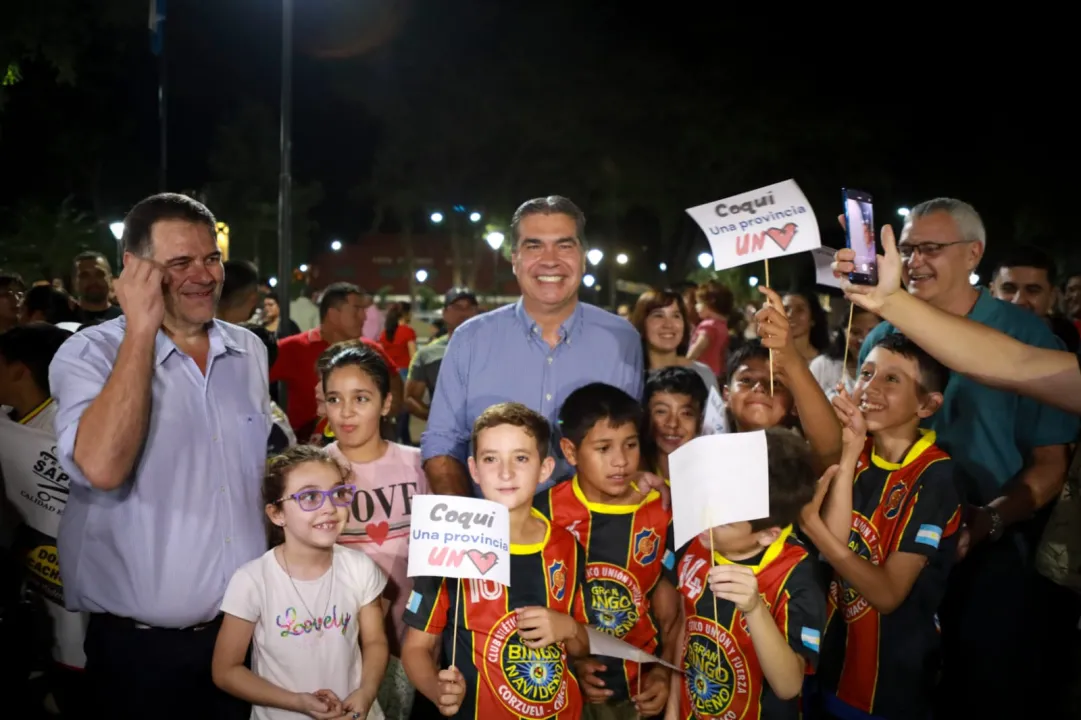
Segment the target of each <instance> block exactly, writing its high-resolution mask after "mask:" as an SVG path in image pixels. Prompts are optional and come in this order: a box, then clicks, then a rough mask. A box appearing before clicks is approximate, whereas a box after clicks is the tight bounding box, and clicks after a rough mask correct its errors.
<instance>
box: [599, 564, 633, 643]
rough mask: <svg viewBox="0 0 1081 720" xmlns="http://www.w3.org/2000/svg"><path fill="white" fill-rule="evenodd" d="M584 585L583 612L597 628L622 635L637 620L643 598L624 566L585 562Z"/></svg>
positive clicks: (618, 636)
mask: <svg viewBox="0 0 1081 720" xmlns="http://www.w3.org/2000/svg"><path fill="white" fill-rule="evenodd" d="M586 589H587V592H588V594H589V601H588V603H587V605H588V607H587V608H586V612H587V613H588V614H589V619H590V620H591V621H592V623H593V624H595V625H596V627H597V629H598V630H601V631H602V632H606V633H608V634H609V635H615V636H616V637H617V638H621V637H623V636H624V635H626V634H627V633H629V632H630V631H631V630H633V629H634V626H635V625H637V624H638V619H639V617H641V612H642V608H643V607H644V606H645V598H644V597H643V593H642V588H641V586H639V584H638V580H637V578H635V576H634V575H633V574H632V573H629V572H627V570H626V568H621V567H619V566H618V565H611V564H609V563H590V564H589V565H588V566H586Z"/></svg>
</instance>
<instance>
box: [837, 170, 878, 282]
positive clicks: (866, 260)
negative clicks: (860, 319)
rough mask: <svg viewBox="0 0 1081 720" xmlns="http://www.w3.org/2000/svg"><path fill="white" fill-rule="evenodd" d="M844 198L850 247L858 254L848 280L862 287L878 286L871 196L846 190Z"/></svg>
mask: <svg viewBox="0 0 1081 720" xmlns="http://www.w3.org/2000/svg"><path fill="white" fill-rule="evenodd" d="M844 197H845V226H846V228H847V231H848V247H849V248H850V249H851V250H853V251H855V253H856V258H855V260H854V264H855V266H856V269H855V271H854V272H851V273H849V274H848V279H849V280H850V281H851V282H854V283H858V284H861V285H877V284H878V258H877V253H876V250H875V218H874V209H873V205H872V204H871V196H870V195H868V194H867V193H864V192H860V191H859V190H845V193H844Z"/></svg>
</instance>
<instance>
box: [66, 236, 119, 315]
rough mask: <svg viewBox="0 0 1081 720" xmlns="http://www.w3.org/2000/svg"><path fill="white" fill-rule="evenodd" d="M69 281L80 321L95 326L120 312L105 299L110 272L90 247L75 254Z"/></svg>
mask: <svg viewBox="0 0 1081 720" xmlns="http://www.w3.org/2000/svg"><path fill="white" fill-rule="evenodd" d="M72 280H73V285H74V288H73V289H74V291H75V297H76V298H78V299H79V309H78V314H79V322H80V323H81V324H83V325H97V324H98V323H100V322H105V321H106V320H112V319H113V318H118V317H120V316H121V315H123V312H121V310H120V308H119V307H118V306H116V305H113V304H112V303H110V302H109V295H110V294H111V292H112V289H113V271H112V268H110V267H109V261H108V260H106V259H105V256H104V255H102V254H101V253H99V252H94V251H93V250H88V251H86V252H84V253H79V254H78V255H76V256H75V267H74V272H73V273H72Z"/></svg>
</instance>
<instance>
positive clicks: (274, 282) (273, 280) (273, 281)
mask: <svg viewBox="0 0 1081 720" xmlns="http://www.w3.org/2000/svg"><path fill="white" fill-rule="evenodd" d="M266 284H267V285H269V286H270V287H278V278H276V277H272V278H270V279H269V280H267V281H266Z"/></svg>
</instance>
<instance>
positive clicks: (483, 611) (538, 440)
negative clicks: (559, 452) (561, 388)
mask: <svg viewBox="0 0 1081 720" xmlns="http://www.w3.org/2000/svg"><path fill="white" fill-rule="evenodd" d="M550 432H551V431H550V428H549V425H548V421H547V420H545V419H544V417H543V416H541V415H539V414H538V413H536V412H534V411H532V410H530V409H529V408H527V407H525V406H524V405H520V404H518V403H503V404H500V405H494V406H492V407H490V408H488V409H487V410H485V411H484V412H483V413H481V415H480V417H478V418H477V421H476V423H474V425H473V457H471V458H469V472H470V474H471V475H472V476H473V480H474V481H476V483H477V484H478V485H479V486H480V489H481V492H482V493H483V494H484V497H485V498H487V499H488V500H491V501H493V502H497V503H499V504H501V505H504V506H506V508H507V510H508V511H509V513H510V543H511V545H510V552H511V566H510V580H511V585H510V587H503V586H502V585H500V584H498V583H495V582H492V581H490V580H462V581H461V585H460V587H456V583H455V582H454V581H453V580H446V579H444V578H417V579H416V582H415V584H414V589H413V592H412V593H411V594H410V596H409V601H408V602H407V604H406V610H405V622H406V624H407V625H409V626H410V629H409V632H408V634H407V635H406V638H405V642H404V644H403V648H402V664H403V665H404V666H405V671H406V674H407V675H408V676H409V680H410V682H412V683H413V685H414V686H415V687H416V688H417V690H419V691H420V692H421V693H423V694H424V695H425V696H426V697H427V698H428V699H429V700H431V701H432V702H434V703H435V704H436V706H437V707H438V708H439V711H440V712H441V713H442V714H443V715H446V716H448V717H449V716H452V715H456V716H458V717H464V718H483V719H484V720H495V719H496V718H555V719H556V720H573V719H575V718H578V717H580V715H581V712H582V694H581V691H580V690H579V687H578V681H577V680H576V679H575V677H574V674H573V673H572V672H571V671H570V668H569V667H568V664H567V656H568V654H569V655H571V656H575V657H582V656H585V655H587V654H588V653H589V637H588V635H587V634H586V630H585V626H584V624H583V623H585V621H586V616H585V599H584V597H583V594H582V593H583V589H584V587H585V566H586V563H585V553H584V552H583V550H582V548H581V547H580V546H579V545H578V543H577V541H575V539H574V536H572V535H571V534H570V533H569V532H567V531H566V530H564V529H563V528H561V527H558V526H557V525H554V524H552V523H550V522H549V521H548V520H547V519H546V518H545V517H544V516H543V515H541V514H540V513H539V512H537V511H536V510H534V509H533V506H532V502H533V494H534V492H536V489H537V485H538V484H539V483H540V482H542V481H544V480H547V479H548V476H549V475H551V474H552V470H553V469H554V468H555V461H554V460H553V459H552V458H551V457H549V456H548V443H549V441H550ZM456 592H460V593H461V598H460V601H459V599H458V598H457V597H455V593H456ZM454 612H457V614H458V618H457V620H458V622H457V634H456V635H455V633H454V632H453V628H454V626H455V622H454V616H453V615H452V614H451V613H454ZM440 636H442V638H443V656H444V657H445V658H447V659H450V658H452V657H456V662H457V663H458V667H451V668H448V669H445V670H442V671H441V670H439V668H438V666H437V665H436V660H435V658H436V656H437V654H438V653H437V651H436V648H437V646H438V645H439V639H440ZM455 645H457V651H456V652H455V650H454V646H455Z"/></svg>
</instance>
